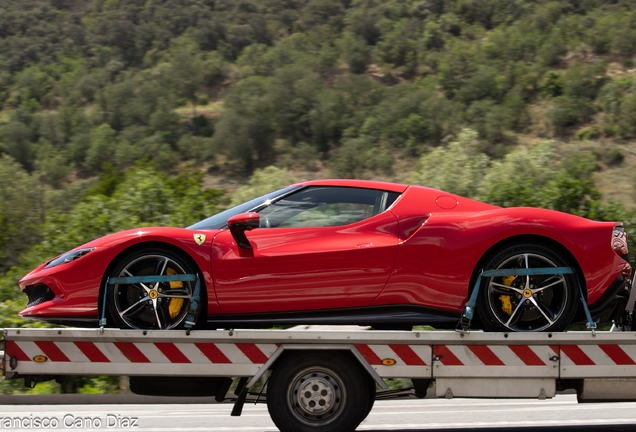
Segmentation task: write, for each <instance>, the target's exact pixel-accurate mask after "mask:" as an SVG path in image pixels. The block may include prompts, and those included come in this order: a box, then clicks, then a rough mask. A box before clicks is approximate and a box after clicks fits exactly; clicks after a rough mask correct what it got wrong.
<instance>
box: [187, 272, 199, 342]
mask: <svg viewBox="0 0 636 432" xmlns="http://www.w3.org/2000/svg"><path fill="white" fill-rule="evenodd" d="M195 276H196V278H197V279H196V280H197V281H196V283H195V284H194V291H193V292H192V297H190V310H189V311H188V316H186V320H185V324H184V325H183V328H185V329H186V330H190V329H191V328H192V327H193V326H194V325H195V324H196V322H197V315H198V314H199V302H200V301H201V293H200V291H201V280H200V279H199V275H195Z"/></svg>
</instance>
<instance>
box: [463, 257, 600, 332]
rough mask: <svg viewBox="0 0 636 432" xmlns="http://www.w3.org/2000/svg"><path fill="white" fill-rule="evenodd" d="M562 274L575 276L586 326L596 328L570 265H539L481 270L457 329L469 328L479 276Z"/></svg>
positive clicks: (478, 285)
mask: <svg viewBox="0 0 636 432" xmlns="http://www.w3.org/2000/svg"><path fill="white" fill-rule="evenodd" d="M557 274H560V275H564V274H571V275H574V276H575V279H576V283H577V285H578V286H579V295H580V299H581V304H582V305H583V310H584V312H585V318H586V319H587V327H588V328H589V329H592V330H594V329H595V328H596V323H595V322H594V321H593V320H592V315H591V314H590V310H589V308H588V307H587V303H586V302H585V296H584V295H583V287H582V286H581V284H580V283H579V279H578V277H576V272H575V271H574V269H573V268H572V267H539V268H519V269H495V270H486V271H484V270H482V271H481V273H480V274H479V277H477V282H476V283H475V289H474V290H473V292H472V293H471V295H470V298H469V299H468V302H466V305H465V306H464V310H463V312H462V316H461V317H460V319H459V323H458V330H460V331H467V330H469V329H470V322H471V321H472V319H473V316H474V314H475V305H476V304H477V295H478V294H479V288H480V286H481V278H482V277H500V276H537V275H557Z"/></svg>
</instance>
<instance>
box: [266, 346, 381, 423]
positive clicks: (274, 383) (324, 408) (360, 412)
mask: <svg viewBox="0 0 636 432" xmlns="http://www.w3.org/2000/svg"><path fill="white" fill-rule="evenodd" d="M368 380H369V378H368V376H366V372H365V371H364V370H362V369H361V367H360V365H358V364H356V363H354V361H353V360H352V359H351V358H350V357H348V356H347V355H345V354H343V353H339V352H336V353H334V352H323V351H312V352H303V353H297V354H296V353H295V354H292V355H290V356H289V357H287V358H285V359H284V360H283V362H282V363H280V364H279V365H277V366H276V368H275V369H274V372H272V376H271V377H270V380H269V384H268V388H267V409H268V410H269V414H270V416H271V417H272V420H273V421H274V423H275V424H276V426H277V427H278V428H279V429H280V431H281V432H348V431H354V430H355V429H356V427H358V425H359V424H360V422H361V421H362V420H363V419H364V417H366V415H367V414H368V410H369V408H370V407H369V400H370V399H369V389H370V386H369V382H368Z"/></svg>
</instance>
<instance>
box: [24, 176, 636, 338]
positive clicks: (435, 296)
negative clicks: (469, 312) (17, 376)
mask: <svg viewBox="0 0 636 432" xmlns="http://www.w3.org/2000/svg"><path fill="white" fill-rule="evenodd" d="M627 252H628V251H627V237H626V233H625V231H624V229H623V226H622V224H621V223H617V222H597V221H592V220H588V219H584V218H581V217H577V216H574V215H570V214H566V213H560V212H557V211H552V210H545V209H538V208H501V207H497V206H494V205H489V204H485V203H481V202H478V201H474V200H471V199H467V198H462V197H459V196H456V195H453V194H450V193H446V192H443V191H440V190H436V189H431V188H426V187H421V186H409V185H403V184H393V183H384V182H376V181H361V180H316V181H307V182H303V183H298V184H294V185H291V186H288V187H285V188H283V189H280V190H278V191H275V192H272V193H269V194H266V195H263V196H261V197H259V198H256V199H253V200H251V201H249V202H246V203H244V204H240V205H238V206H236V207H233V208H230V209H228V210H225V211H223V212H221V213H218V214H216V215H214V216H211V217H209V218H207V219H205V220H202V221H200V222H198V223H196V224H194V225H192V226H190V227H187V228H168V227H143V228H138V229H132V230H127V231H123V232H119V233H115V234H111V235H108V236H105V237H102V238H99V239H96V240H93V241H90V242H88V243H86V244H84V245H82V246H79V247H77V248H75V249H73V250H71V251H69V252H66V253H63V254H62V255H60V256H58V257H56V258H54V259H52V260H50V261H48V262H46V263H44V264H42V265H41V266H39V267H38V268H36V269H35V270H33V271H32V272H30V273H29V274H27V275H26V276H25V277H24V278H22V280H20V282H19V284H20V288H21V289H22V290H23V291H24V293H25V294H26V295H27V296H28V304H27V307H26V308H25V309H24V310H22V311H21V312H20V315H21V316H23V317H29V318H34V319H37V320H44V321H49V322H54V323H60V324H66V325H78V326H97V325H98V322H99V321H100V318H101V315H102V314H105V317H106V318H107V323H108V325H109V326H115V327H118V328H132V329H176V328H181V327H182V326H183V325H184V322H185V320H186V316H187V315H188V309H189V306H190V303H191V300H192V295H193V292H194V287H195V282H193V280H192V279H189V280H178V278H172V279H170V280H169V281H161V282H139V281H140V280H142V279H140V278H139V277H140V276H157V275H159V276H160V275H197V277H198V279H199V281H200V291H201V300H202V301H201V305H200V307H199V310H198V316H197V319H196V328H259V327H260V328H262V327H269V326H274V325H294V324H334V325H335V324H359V325H368V326H372V327H373V328H378V329H404V328H410V327H411V326H413V325H431V326H433V327H435V328H454V327H455V326H456V325H457V323H458V320H459V318H460V315H461V312H462V310H463V308H464V306H465V305H466V303H467V301H468V299H469V296H470V295H471V293H472V290H473V289H474V287H475V286H476V282H477V280H478V279H479V280H480V289H479V291H478V293H477V294H476V296H477V297H476V298H477V303H476V310H477V316H476V320H474V321H473V327H475V326H477V327H480V328H483V329H484V330H486V331H505V332H511V331H514V332H536V331H562V330H564V329H565V328H566V327H567V326H568V325H570V324H572V323H575V322H577V321H581V320H582V319H584V315H583V312H584V309H585V308H584V307H583V303H581V295H582V296H583V297H584V299H585V304H586V305H587V308H588V309H589V311H590V313H591V315H592V316H593V317H594V319H595V320H596V321H598V322H609V321H611V320H613V319H617V318H619V317H620V315H621V314H622V313H623V311H624V309H625V305H626V302H627V299H628V297H629V293H630V289H631V284H630V275H631V266H630V264H629V261H628V255H627ZM546 268H547V269H548V271H547V274H546V271H545V269H546ZM550 268H555V271H554V273H553V274H549V272H550V270H549V269H550ZM564 268H565V269H570V270H571V271H570V272H563V271H561V270H559V269H564ZM497 269H499V270H504V271H503V272H499V273H497V274H496V275H492V276H490V277H484V276H483V275H481V273H482V272H483V271H486V272H488V271H489V270H497ZM524 269H531V270H524ZM532 269H544V270H543V271H534V270H532ZM524 272H525V273H524ZM495 273H496V272H495ZM535 273H536V274H535ZM486 274H489V273H486ZM490 274H493V273H492V272H491V273H490ZM126 278H129V279H126ZM130 278H132V279H130ZM135 278H137V279H135ZM184 279H185V278H184ZM109 280H113V281H117V282H118V283H115V284H109V283H108V281H109Z"/></svg>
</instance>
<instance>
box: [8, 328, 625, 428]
mask: <svg viewBox="0 0 636 432" xmlns="http://www.w3.org/2000/svg"><path fill="white" fill-rule="evenodd" d="M3 373H4V375H5V377H6V378H7V379H16V378H23V379H24V380H25V384H27V385H29V386H30V385H33V384H35V383H37V382H39V381H44V380H47V379H51V378H55V377H63V376H65V375H115V376H117V375H124V376H130V377H131V378H130V385H131V390H132V391H133V392H136V393H142V394H155V395H162V394H165V395H175V396H178V395H183V396H210V395H215V396H216V397H217V400H219V401H222V400H224V399H225V398H226V397H227V396H226V395H227V393H228V390H229V388H230V385H231V384H232V382H233V380H232V379H231V378H237V379H238V387H237V389H236V394H237V396H236V397H235V398H233V399H235V402H234V409H233V411H232V415H240V413H241V410H242V407H243V404H244V403H245V401H246V399H249V400H251V401H254V402H257V401H259V402H266V403H267V406H268V409H269V412H270V415H271V417H272V419H273V420H274V423H275V424H276V425H277V426H278V428H279V429H280V430H281V431H283V432H286V431H304V430H312V431H339V432H340V431H352V430H355V428H356V427H357V426H358V425H359V423H360V422H361V421H362V420H364V418H366V416H367V415H368V413H369V412H370V411H371V408H372V407H373V403H374V401H375V400H376V399H384V398H390V397H400V396H404V395H405V391H403V390H397V391H391V390H388V389H387V385H386V383H385V381H384V378H410V379H411V380H412V382H413V389H411V390H409V391H410V393H411V394H412V395H415V396H417V397H424V396H426V393H427V391H428V390H429V384H430V383H432V382H433V381H434V383H435V385H434V392H435V395H436V396H438V397H443V398H444V397H445V398H454V397H493V398H495V397H496V398H539V399H544V398H551V397H553V396H555V394H556V393H557V392H558V391H563V390H566V389H574V390H575V391H576V393H577V395H578V400H579V402H595V401H630V400H636V332H632V331H626V332H589V331H582V332H564V333H484V332H455V331H411V332H408V331H364V330H353V331H351V330H326V331H323V330H317V331H315V330H302V331H290V330H203V331H188V330H169V331H160V330H155V331H143V330H116V329H103V330H100V329H70V328H69V329H5V330H4V357H3ZM263 377H266V379H267V384H266V386H265V389H262V388H261V389H259V391H258V392H254V391H251V390H253V389H255V388H257V387H260V382H261V379H262V378H263ZM376 388H378V389H379V390H378V391H376ZM431 391H433V389H432V388H431Z"/></svg>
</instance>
